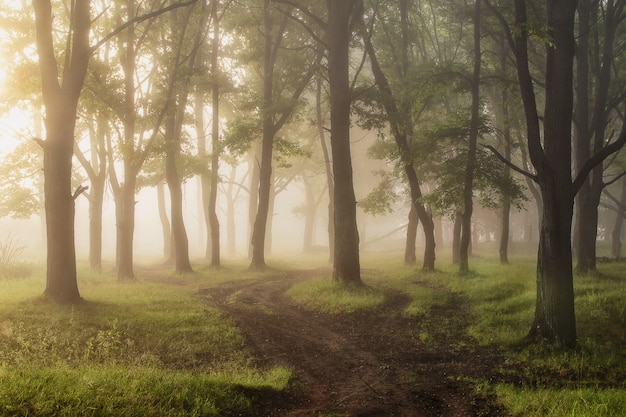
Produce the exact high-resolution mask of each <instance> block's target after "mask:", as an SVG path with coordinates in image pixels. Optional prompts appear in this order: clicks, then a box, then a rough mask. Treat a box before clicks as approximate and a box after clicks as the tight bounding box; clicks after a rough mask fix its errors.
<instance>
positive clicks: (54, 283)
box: [44, 114, 81, 303]
mask: <svg viewBox="0 0 626 417" xmlns="http://www.w3.org/2000/svg"><path fill="white" fill-rule="evenodd" d="M69 116H71V117H66V118H65V120H63V118H53V117H51V115H50V114H48V117H47V119H46V131H47V134H46V136H47V139H46V142H45V145H44V177H45V183H44V193H45V199H46V200H45V208H46V231H47V252H48V253H47V272H46V289H45V291H44V294H45V295H46V296H49V297H51V298H53V299H54V300H56V301H60V302H66V303H74V302H77V301H80V299H81V297H80V293H79V292H78V283H77V277H76V252H75V246H74V198H73V196H72V193H71V172H72V152H73V151H72V149H73V145H74V138H73V131H74V128H73V125H74V120H75V116H74V115H72V114H69ZM55 126H59V127H58V128H56V129H55ZM55 130H56V131H57V132H58V133H57V132H55ZM57 135H58V136H57ZM68 135H69V136H68Z"/></svg>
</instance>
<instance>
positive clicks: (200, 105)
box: [194, 49, 212, 259]
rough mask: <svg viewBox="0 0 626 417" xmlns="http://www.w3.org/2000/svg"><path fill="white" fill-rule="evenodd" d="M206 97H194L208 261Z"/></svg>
mask: <svg viewBox="0 0 626 417" xmlns="http://www.w3.org/2000/svg"><path fill="white" fill-rule="evenodd" d="M201 56H202V49H200V50H199V51H198V57H197V59H198V61H200V60H201ZM203 100H204V97H203V94H202V93H201V92H196V95H195V97H194V119H195V125H196V135H197V137H198V157H199V158H200V160H201V161H204V162H205V163H206V166H204V165H203V167H202V170H201V172H200V175H199V177H200V206H201V211H202V218H203V219H204V226H205V229H204V232H205V236H206V246H205V248H204V256H205V258H206V259H210V258H211V250H212V243H211V220H210V216H209V196H210V192H211V191H210V190H211V174H210V172H209V167H208V157H207V149H206V132H205V127H204V101H203Z"/></svg>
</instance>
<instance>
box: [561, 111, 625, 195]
mask: <svg viewBox="0 0 626 417" xmlns="http://www.w3.org/2000/svg"><path fill="white" fill-rule="evenodd" d="M625 143H626V122H624V123H622V130H621V131H620V134H619V137H618V138H617V140H616V141H615V142H612V143H610V144H608V145H606V146H604V147H603V148H601V149H600V150H598V152H596V153H595V154H594V155H593V156H592V157H591V158H589V159H588V160H587V162H585V164H584V165H583V166H582V168H581V169H580V171H579V172H578V174H577V175H576V179H575V180H574V182H573V184H572V185H573V187H574V189H573V191H574V194H576V193H578V191H579V190H580V188H581V187H582V186H583V183H584V182H585V180H586V179H587V175H589V172H591V170H592V169H593V168H595V167H596V166H597V165H599V164H601V163H602V162H603V161H604V160H605V159H606V158H608V157H609V156H610V155H612V154H613V153H614V152H617V151H619V150H620V149H621V148H622V146H624V144H625Z"/></svg>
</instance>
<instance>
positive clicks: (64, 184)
mask: <svg viewBox="0 0 626 417" xmlns="http://www.w3.org/2000/svg"><path fill="white" fill-rule="evenodd" d="M33 7H34V9H35V18H36V44H37V54H38V56H39V68H40V71H41V79H42V97H43V103H44V107H45V109H46V119H45V126H46V140H45V141H41V142H40V143H41V145H42V146H43V151H44V166H43V170H44V196H45V210H46V233H47V238H46V240H47V270H46V289H45V291H44V294H45V295H46V296H49V297H51V298H52V299H54V300H56V301H60V302H67V303H74V302H77V301H80V299H81V297H80V293H79V291H78V283H77V276H76V248H75V245H74V200H75V198H76V197H78V195H79V194H80V192H81V190H82V191H84V190H83V189H82V188H80V189H79V190H78V191H77V192H76V193H74V195H72V188H71V187H72V184H71V179H72V156H73V153H74V129H75V125H76V109H77V105H78V99H79V96H80V91H81V89H82V86H83V82H84V79H85V75H86V73H87V64H88V62H89V57H90V53H91V51H90V47H89V31H90V24H91V18H90V16H89V7H90V2H89V1H82V2H77V3H76V4H73V7H72V9H71V11H70V12H71V19H70V21H71V27H70V28H69V31H70V32H71V33H72V38H71V41H70V40H68V42H67V50H66V51H65V53H66V54H67V57H66V61H65V66H64V68H63V77H62V79H63V81H62V83H61V85H59V74H58V65H57V60H56V57H55V52H54V41H53V35H52V30H53V28H52V16H53V14H52V5H51V3H50V1H47V0H38V1H33Z"/></svg>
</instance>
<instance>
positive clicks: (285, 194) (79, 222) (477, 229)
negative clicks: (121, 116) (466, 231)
mask: <svg viewBox="0 0 626 417" xmlns="http://www.w3.org/2000/svg"><path fill="white" fill-rule="evenodd" d="M375 137H376V134H375V133H374V132H365V131H363V130H360V129H358V128H355V129H353V132H352V138H353V139H352V154H353V161H354V165H353V170H354V186H355V193H356V197H357V201H359V200H361V199H363V198H365V197H366V196H367V194H368V193H369V192H370V191H371V190H372V189H373V188H374V187H375V186H376V185H377V183H378V181H379V179H378V177H377V175H376V172H377V171H379V170H381V169H385V168H386V167H385V164H384V163H383V162H381V161H379V160H375V159H372V158H370V157H368V156H367V150H368V148H369V147H371V146H372V143H373V142H374V141H375ZM317 162H318V163H319V165H320V170H319V173H318V174H316V175H318V176H319V177H320V181H323V177H324V175H325V173H324V172H323V161H321V160H319V161H317ZM220 167H221V168H220V176H221V178H222V180H223V181H228V175H229V172H230V169H231V167H230V166H229V165H228V164H226V163H222V164H221V165H220ZM75 169H76V170H79V171H80V170H81V168H80V165H79V164H78V163H76V164H75ZM247 169H249V167H248V164H247V163H241V164H240V165H239V166H238V167H237V172H238V178H236V181H241V182H244V184H242V185H245V186H246V187H248V186H249V184H245V181H247V178H248V176H247V175H246V174H247V172H246V170H247ZM199 182H200V181H199V177H197V176H196V177H192V178H190V179H188V180H186V181H185V182H184V185H183V195H184V210H185V211H184V219H185V227H186V231H187V235H188V240H189V250H190V257H191V258H193V259H194V260H195V261H196V262H200V261H201V259H202V258H204V257H205V250H206V233H205V230H206V227H205V220H204V216H203V213H202V207H201V203H200V184H199ZM85 184H88V182H86V183H85ZM164 188H165V203H166V207H168V213H169V193H168V190H167V187H164ZM255 192H258V190H255ZM321 195H322V199H321V201H320V202H319V204H318V206H317V211H316V218H315V227H314V233H313V238H312V244H313V246H314V249H315V251H316V252H323V251H327V250H328V234H327V233H328V232H327V227H328V215H327V214H328V212H327V205H328V197H327V190H322V194H321ZM135 201H136V219H135V234H134V255H135V260H136V262H138V263H157V262H161V261H162V260H163V253H164V242H163V239H164V238H163V233H162V229H161V223H160V219H159V212H158V208H157V207H158V200H157V191H156V188H155V187H146V188H143V189H141V190H140V191H139V192H138V193H137V194H136V198H135ZM305 201H306V195H305V191H304V186H303V184H302V181H301V180H298V179H297V180H294V181H292V182H291V183H290V184H289V185H288V186H287V187H286V189H285V190H284V191H282V192H280V193H278V194H277V195H276V197H275V202H274V206H273V211H272V213H271V216H272V220H273V221H272V229H271V246H270V247H269V249H268V250H266V253H267V255H272V256H279V257H291V256H297V255H300V254H302V252H303V245H304V237H303V236H304V227H305V221H304V216H303V215H301V214H298V208H299V207H301V206H302V205H303V204H305ZM357 208H358V210H357V214H358V225H359V235H360V242H361V244H360V250H361V253H362V254H363V255H362V256H368V254H372V253H376V252H381V251H384V252H387V251H398V252H401V251H403V250H404V245H405V240H406V223H407V215H408V204H406V203H399V204H397V205H395V206H394V210H392V211H391V212H390V213H386V214H379V215H372V214H368V213H365V212H364V211H363V210H362V209H361V208H360V207H359V205H358V204H357ZM248 210H249V207H248V193H247V191H246V192H242V193H240V195H239V198H238V199H237V200H236V201H235V210H234V212H235V219H234V225H235V230H234V233H235V234H234V236H235V253H231V252H230V251H229V245H228V242H227V240H228V231H227V228H228V224H227V218H226V198H225V195H224V187H220V191H218V209H217V212H218V217H219V220H220V233H221V242H220V243H221V247H222V254H223V256H224V257H227V258H229V257H237V258H242V257H246V256H247V254H248V246H249V240H250V237H249V233H250V225H249V220H248V219H249V215H248ZM437 220H438V221H437V224H438V231H437V238H438V243H437V252H438V254H443V253H447V252H449V251H450V245H451V240H452V227H453V223H452V221H451V220H450V219H448V218H446V217H440V218H437ZM499 224H500V219H499V215H498V214H497V213H496V212H492V211H489V210H485V209H481V208H479V209H478V210H477V211H476V213H475V216H474V224H473V227H474V240H475V243H488V242H497V240H498V239H499V227H500V225H499ZM537 227H538V226H537V216H536V209H535V203H534V202H533V201H532V200H530V201H527V202H526V204H525V209H524V210H521V211H515V210H513V211H512V216H511V233H510V235H511V242H512V246H511V251H512V252H515V251H516V249H517V250H518V252H519V251H522V250H523V251H524V252H528V248H529V245H528V244H525V243H524V242H528V241H531V242H532V241H534V240H535V239H536V237H537V233H536V230H537ZM0 228H1V230H2V233H1V234H0V237H2V239H7V238H9V237H10V238H11V239H13V241H14V243H15V244H16V245H18V246H21V247H24V250H23V252H22V253H21V254H20V257H21V258H22V259H23V260H34V261H43V260H44V259H45V225H44V224H43V222H42V220H41V218H40V216H32V217H31V218H30V219H28V220H14V219H10V218H3V219H0ZM268 233H269V231H268ZM75 240H76V253H77V258H78V260H79V261H84V260H86V259H87V258H88V255H89V202H88V196H87V193H86V194H83V195H81V196H79V197H78V198H77V199H76V218H75ZM102 240H103V245H102V256H103V259H104V260H105V261H110V262H113V261H114V259H115V240H116V230H115V204H114V202H113V199H112V196H111V192H110V190H109V189H107V191H106V193H105V200H104V206H103V232H102ZM422 240H423V236H422V231H421V228H420V229H418V236H417V247H418V249H417V259H418V263H419V260H420V257H421V253H420V251H421V248H422V245H421V243H422ZM516 242H519V243H520V244H519V245H518V246H517V247H516V246H515V243H516ZM483 246H484V247H486V248H492V249H493V250H494V251H497V245H496V244H492V245H483ZM530 247H531V248H532V245H530ZM496 253H497V252H496Z"/></svg>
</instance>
